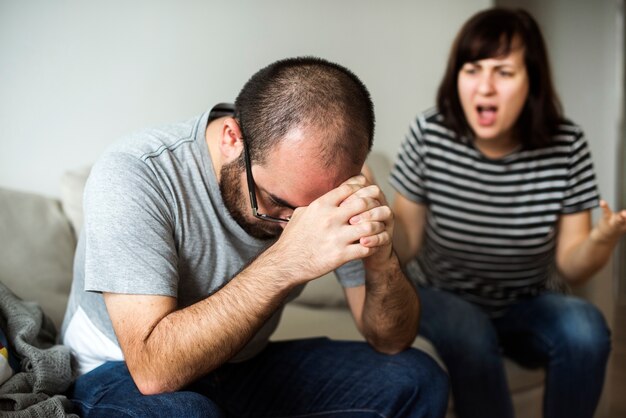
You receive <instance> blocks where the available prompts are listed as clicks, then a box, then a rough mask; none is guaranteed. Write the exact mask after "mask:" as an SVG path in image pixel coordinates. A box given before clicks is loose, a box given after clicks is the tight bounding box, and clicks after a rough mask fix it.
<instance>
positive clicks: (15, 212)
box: [0, 188, 76, 329]
mask: <svg viewBox="0 0 626 418" xmlns="http://www.w3.org/2000/svg"><path fill="white" fill-rule="evenodd" d="M0 213H1V214H2V216H0V248H1V249H2V251H1V252H0V281H2V282H3V283H4V284H5V285H6V286H7V287H8V288H9V289H11V290H12V291H13V292H14V293H15V294H16V295H17V296H19V297H20V298H21V299H23V300H25V301H35V302H37V303H39V305H40V306H41V307H42V308H43V311H44V312H45V313H46V314H48V315H49V316H50V317H51V318H52V320H53V322H54V324H55V325H56V326H57V329H58V327H59V326H60V324H61V322H62V320H63V315H64V312H65V305H66V304H67V298H68V294H69V289H70V286H71V280H72V262H73V258H74V248H75V246H76V242H75V239H74V235H73V233H72V230H71V227H70V224H69V222H68V220H67V218H66V217H65V215H64V214H63V211H62V210H61V204H60V202H59V201H58V200H56V199H52V198H47V197H44V196H41V195H35V194H31V193H23V192H17V191H13V190H7V189H2V188H0Z"/></svg>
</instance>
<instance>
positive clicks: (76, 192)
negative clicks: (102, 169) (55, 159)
mask: <svg viewBox="0 0 626 418" xmlns="http://www.w3.org/2000/svg"><path fill="white" fill-rule="evenodd" d="M90 172H91V166H88V167H83V168H78V169H76V170H70V171H66V172H65V173H63V176H62V177H61V183H60V187H61V205H62V206H63V211H64V212H65V215H66V216H67V218H68V219H69V221H70V223H71V225H72V228H73V229H74V233H75V235H76V236H77V237H78V235H79V234H80V230H81V229H82V227H83V191H84V190H85V183H86V182H87V177H89V173H90Z"/></svg>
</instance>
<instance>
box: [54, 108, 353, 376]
mask: <svg viewBox="0 0 626 418" xmlns="http://www.w3.org/2000/svg"><path fill="white" fill-rule="evenodd" d="M208 117H209V112H207V113H205V114H203V115H201V116H200V117H197V118H194V119H192V120H190V121H187V122H182V123H178V124H173V125H170V126H166V127H164V128H160V129H150V130H146V131H142V132H140V133H138V134H135V135H131V136H129V137H127V138H125V139H123V140H122V141H120V142H118V143H117V144H115V145H114V146H112V147H111V148H110V149H109V150H107V152H106V153H105V154H104V155H103V156H102V158H101V159H100V160H99V161H98V162H97V163H96V164H95V165H94V167H93V169H92V172H91V175H90V177H89V180H88V182H87V185H86V188H85V195H84V212H85V226H84V229H83V232H82V234H81V237H80V239H79V243H78V248H77V251H76V257H75V262H74V281H73V284H72V290H71V294H70V300H69V303H68V308H67V312H66V315H65V320H64V323H63V327H62V334H65V333H66V332H67V331H68V327H70V328H71V326H70V325H71V324H72V321H73V320H76V321H78V319H76V318H78V316H79V315H76V314H77V313H78V312H79V311H80V312H81V315H82V314H83V313H84V315H83V316H82V318H85V315H86V318H88V320H85V319H83V320H82V322H83V324H82V327H84V326H87V327H91V328H96V329H97V332H98V333H101V334H103V335H104V336H105V337H106V339H108V340H110V341H111V342H112V343H113V344H115V345H116V346H117V347H119V343H118V341H117V338H116V336H115V333H114V332H113V328H112V324H111V321H110V319H109V317H108V314H107V312H106V308H105V305H104V300H103V297H102V294H101V293H100V292H112V293H126V294H145V295H165V296H172V297H175V298H177V300H178V307H179V308H181V309H182V308H185V307H187V306H190V305H192V304H194V303H196V302H198V301H200V300H202V299H204V298H206V297H207V296H210V295H211V294H213V293H215V292H216V291H218V290H219V289H220V288H221V287H222V286H224V285H225V284H226V283H228V281H229V280H230V279H231V278H232V277H233V276H235V275H236V274H237V273H238V272H239V271H240V270H241V269H242V268H243V267H244V266H245V265H246V264H247V263H248V262H249V261H250V260H251V259H253V258H254V257H255V256H256V255H258V254H259V253H260V252H262V251H263V250H264V249H265V248H266V247H267V246H268V245H270V244H271V242H267V241H261V240H257V239H255V238H253V237H251V236H249V235H248V234H247V233H246V232H245V231H244V230H243V229H241V227H240V226H239V225H238V224H237V223H236V222H235V221H234V220H233V219H232V217H231V216H230V214H229V213H228V211H227V209H226V208H225V206H224V202H223V200H222V196H221V193H220V190H219V186H218V183H217V179H216V176H215V172H214V168H213V165H212V162H211V158H210V154H209V150H208V147H207V144H206V141H205V130H206V126H207V121H208ZM342 270H343V271H342V273H341V274H338V276H339V277H340V282H341V283H342V285H343V286H344V287H352V286H358V285H360V284H363V283H364V274H363V271H362V268H360V267H359V265H358V264H357V265H356V266H355V263H352V265H351V266H350V265H347V266H346V268H344V269H342ZM301 290H302V288H301V287H300V288H297V289H296V290H294V291H293V292H292V294H291V295H290V296H289V297H288V298H287V300H286V301H289V300H291V299H293V298H294V297H296V296H297V295H298V294H299V293H300V292H301ZM281 313H282V308H281V309H279V310H278V311H277V312H275V313H274V315H273V316H272V317H271V318H270V319H269V320H268V321H267V322H266V324H265V325H264V326H263V327H262V328H261V329H260V330H259V332H258V333H257V334H256V335H255V336H254V337H253V338H252V340H251V341H250V342H249V343H248V345H247V346H246V347H244V349H243V350H242V351H241V352H239V353H238V354H237V355H236V356H235V357H234V358H233V359H232V360H233V361H241V360H245V359H247V358H250V357H252V356H254V355H255V354H256V353H258V352H259V351H260V350H261V349H262V348H263V347H265V345H266V344H267V342H268V340H269V337H270V335H271V334H272V332H273V331H274V329H275V328H276V326H277V325H278V321H279V319H280V315H281ZM75 317H76V318H75ZM85 324H86V325H85ZM80 329H81V331H80V332H74V333H73V334H72V335H73V337H72V339H66V338H64V335H62V339H63V341H64V343H66V344H68V345H70V346H71V348H72V349H73V351H74V352H75V354H76V355H77V358H78V359H79V363H80V361H81V350H84V347H85V346H90V348H89V350H92V351H93V349H94V347H93V345H94V344H96V343H95V342H93V341H79V342H76V341H75V340H76V338H82V337H80V335H88V334H89V333H86V332H84V329H83V328H80ZM101 334H100V335H101ZM76 335H79V337H76ZM84 338H85V339H86V338H88V337H84ZM96 351H97V349H96ZM91 355H92V357H94V356H95V357H97V358H96V360H100V361H99V362H100V363H102V362H104V361H106V360H110V359H115V358H116V356H106V355H104V353H103V355H102V356H101V358H99V356H100V354H98V353H96V354H94V353H91ZM92 360H93V359H92ZM93 367H94V366H92V367H91V368H93ZM81 371H82V372H85V371H88V369H87V370H86V369H85V367H82V368H81Z"/></svg>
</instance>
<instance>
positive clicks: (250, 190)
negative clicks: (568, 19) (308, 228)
mask: <svg viewBox="0 0 626 418" xmlns="http://www.w3.org/2000/svg"><path fill="white" fill-rule="evenodd" d="M241 142H243V157H244V161H245V164H246V178H247V180H248V194H249V195H250V204H251V205H252V214H253V215H254V217H255V218H259V219H262V220H264V221H269V222H289V218H277V217H276V216H271V215H266V214H264V213H259V205H258V204H257V202H256V184H255V183H254V178H252V164H251V163H250V154H249V153H248V144H246V140H245V139H243V138H241Z"/></svg>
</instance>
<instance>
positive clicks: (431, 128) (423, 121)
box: [411, 107, 456, 139]
mask: <svg viewBox="0 0 626 418" xmlns="http://www.w3.org/2000/svg"><path fill="white" fill-rule="evenodd" d="M411 125H412V128H413V129H416V130H417V131H419V132H421V133H422V134H423V135H435V136H437V137H439V138H447V139H455V138H456V134H455V133H454V132H453V131H451V130H450V129H449V128H448V126H447V125H446V123H445V120H444V117H443V114H442V113H441V112H440V111H439V109H437V108H436V107H431V108H428V109H426V110H424V111H422V112H420V113H418V114H417V116H416V117H415V118H414V119H413V121H412V124H411Z"/></svg>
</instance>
